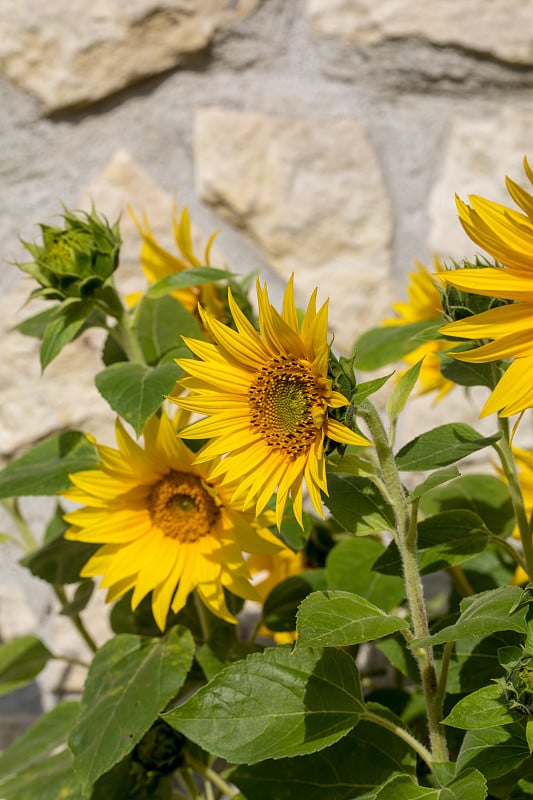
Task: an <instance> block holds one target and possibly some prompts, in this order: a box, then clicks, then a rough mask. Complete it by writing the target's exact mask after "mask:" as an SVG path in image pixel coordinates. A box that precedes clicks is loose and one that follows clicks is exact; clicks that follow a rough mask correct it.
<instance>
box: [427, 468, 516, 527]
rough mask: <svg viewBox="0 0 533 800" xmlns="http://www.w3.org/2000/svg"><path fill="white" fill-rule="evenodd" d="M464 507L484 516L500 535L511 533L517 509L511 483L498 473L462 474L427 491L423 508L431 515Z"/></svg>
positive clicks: (485, 520) (481, 516)
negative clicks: (511, 491)
mask: <svg viewBox="0 0 533 800" xmlns="http://www.w3.org/2000/svg"><path fill="white" fill-rule="evenodd" d="M458 508H464V509H467V510H469V511H472V512H474V514H477V515H478V517H480V518H481V519H482V520H483V522H484V523H485V526H486V527H487V529H488V530H490V531H491V532H492V533H494V534H496V535H497V536H510V535H511V533H512V531H513V528H514V513H513V505H512V503H511V497H510V495H509V489H508V487H507V484H506V483H504V482H503V481H502V480H500V478H497V477H496V476H495V475H475V474H472V475H461V476H460V477H458V478H457V479H456V480H454V481H452V483H450V484H448V485H447V486H440V487H439V488H435V489H432V490H431V491H429V492H427V493H426V494H425V495H424V497H423V498H422V500H421V502H420V510H421V511H422V512H423V514H424V515H425V516H427V517H430V516H433V515H434V514H437V513H439V512H440V511H450V510H452V509H458Z"/></svg>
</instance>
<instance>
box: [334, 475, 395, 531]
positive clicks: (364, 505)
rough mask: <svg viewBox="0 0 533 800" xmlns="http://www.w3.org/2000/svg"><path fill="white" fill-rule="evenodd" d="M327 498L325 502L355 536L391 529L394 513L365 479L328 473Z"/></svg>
mask: <svg viewBox="0 0 533 800" xmlns="http://www.w3.org/2000/svg"><path fill="white" fill-rule="evenodd" d="M328 490H329V497H324V503H325V504H326V506H327V507H328V508H329V510H330V511H331V514H332V515H333V517H334V519H335V520H336V521H337V522H338V523H339V525H341V527H342V528H344V530H345V531H349V532H350V533H355V534H358V535H365V534H369V533H375V532H376V531H383V530H390V529H391V528H394V512H393V509H392V507H391V506H390V505H389V504H388V503H387V502H386V501H385V500H384V498H383V496H382V494H381V492H380V491H379V489H378V488H377V487H376V485H375V484H374V483H372V481H371V480H369V479H368V478H363V477H359V476H357V475H349V476H343V477H341V476H340V475H330V476H328Z"/></svg>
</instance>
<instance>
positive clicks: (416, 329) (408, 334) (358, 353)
mask: <svg viewBox="0 0 533 800" xmlns="http://www.w3.org/2000/svg"><path fill="white" fill-rule="evenodd" d="M436 322H437V320H422V321H421V322H413V323H411V324H408V325H390V326H383V327H379V328H371V329H370V330H368V331H365V332H364V333H363V334H362V336H360V337H359V339H358V340H357V341H356V343H355V347H354V350H355V366H356V368H357V369H360V370H362V371H363V372H364V371H366V370H374V369H379V368H380V367H384V366H385V365H386V364H391V363H392V362H393V361H399V360H400V359H401V358H403V356H405V355H406V354H407V353H410V352H412V351H413V350H414V349H415V348H416V347H418V346H419V345H420V344H422V341H423V340H422V339H421V340H420V341H417V336H419V335H421V334H423V333H424V331H428V330H432V329H434V328H435V325H436ZM439 323H440V324H442V320H439Z"/></svg>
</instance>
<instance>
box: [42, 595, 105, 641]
mask: <svg viewBox="0 0 533 800" xmlns="http://www.w3.org/2000/svg"><path fill="white" fill-rule="evenodd" d="M52 589H53V590H54V594H55V596H56V597H57V599H58V600H59V602H60V603H61V605H62V606H64V605H65V604H66V603H67V602H68V598H67V595H66V592H65V589H64V587H63V586H61V585H60V584H57V583H55V584H53V585H52ZM69 619H71V620H72V624H73V625H74V627H75V628H76V630H77V631H78V633H79V634H80V636H81V638H82V639H83V641H84V642H85V644H86V645H87V647H88V648H89V650H90V651H91V652H92V653H96V652H97V650H98V645H97V644H96V642H95V641H94V639H93V637H92V636H91V634H90V633H89V631H88V630H87V628H86V627H85V625H84V623H83V620H82V618H81V617H80V615H79V614H73V615H72V616H71V617H69Z"/></svg>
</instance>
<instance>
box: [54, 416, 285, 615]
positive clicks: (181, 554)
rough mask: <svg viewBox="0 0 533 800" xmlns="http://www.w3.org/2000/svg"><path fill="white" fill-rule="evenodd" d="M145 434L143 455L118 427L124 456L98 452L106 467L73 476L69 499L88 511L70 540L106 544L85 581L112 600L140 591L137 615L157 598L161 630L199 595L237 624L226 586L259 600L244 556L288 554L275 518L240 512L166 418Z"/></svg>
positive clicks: (71, 518) (76, 520) (77, 514)
mask: <svg viewBox="0 0 533 800" xmlns="http://www.w3.org/2000/svg"><path fill="white" fill-rule="evenodd" d="M143 436H144V448H143V447H141V446H140V445H139V444H137V443H136V442H135V441H134V440H133V439H132V438H131V437H130V436H129V435H128V434H127V432H126V430H125V429H124V427H123V425H122V424H121V422H120V420H117V423H116V438H117V444H118V449H114V448H111V447H108V446H105V445H97V450H98V454H99V457H100V467H99V468H98V469H95V470H87V471H83V472H77V473H74V474H73V475H71V476H70V478H71V481H72V483H73V484H74V487H73V488H72V489H69V490H68V491H66V492H65V493H64V496H65V497H67V498H68V499H69V500H74V501H76V502H78V503H82V504H83V505H84V507H83V508H78V509H76V510H74V511H72V512H70V513H68V514H66V515H65V520H66V521H67V522H68V523H69V524H70V526H71V527H70V528H69V529H68V531H67V533H66V538H67V539H72V540H74V541H79V542H92V543H95V544H101V545H103V546H102V547H100V548H99V549H98V550H97V552H96V553H95V554H94V555H93V556H92V558H90V559H89V561H88V562H87V564H86V565H85V566H84V567H83V570H82V571H81V576H82V577H96V576H98V575H103V580H102V583H101V586H102V588H107V590H108V592H107V601H108V602H113V601H114V600H116V599H118V598H119V597H121V596H122V595H123V594H125V593H126V592H128V591H129V590H130V589H133V596H132V608H133V609H135V608H136V607H137V606H138V605H139V603H140V602H141V600H142V599H143V598H144V597H146V595H147V594H148V593H149V592H152V610H153V614H154V618H155V620H156V622H157V625H158V626H159V628H160V629H161V630H164V628H165V621H166V618H167V614H168V611H169V608H172V610H173V611H174V612H176V613H177V612H178V611H179V610H180V609H181V608H183V606H184V604H185V602H186V600H187V597H188V595H189V594H190V592H191V591H192V590H193V589H196V590H197V592H198V595H199V596H200V598H201V600H202V602H203V603H204V604H205V605H206V606H207V607H208V608H209V609H210V610H211V611H212V612H213V613H214V614H216V615H217V616H219V617H222V619H225V620H227V621H229V622H235V619H234V617H233V616H232V615H231V613H230V612H229V610H228V608H227V606H226V602H225V600H224V591H223V589H224V587H227V588H228V589H229V590H230V591H231V592H233V593H234V594H236V595H238V596H239V597H243V598H247V599H254V600H258V599H259V596H258V594H257V592H256V591H255V590H254V589H253V587H252V586H251V584H250V573H249V570H248V567H247V566H246V562H245V559H244V557H243V552H242V551H243V550H244V551H246V552H248V553H272V552H275V551H277V550H278V549H281V547H282V545H281V543H280V541H279V540H278V539H277V538H276V537H275V536H274V535H273V534H272V533H271V532H270V531H269V530H268V529H267V528H266V527H265V524H266V523H267V522H269V521H271V520H270V517H272V516H273V515H272V514H271V513H270V514H269V515H268V517H267V515H266V514H265V515H264V516H263V517H262V518H261V519H258V520H254V517H253V515H251V514H249V513H248V514H247V513H244V512H242V511H240V510H237V509H235V508H234V507H233V505H232V504H231V500H230V496H231V493H232V488H231V486H227V487H222V486H221V485H220V481H219V480H217V479H216V478H213V477H212V474H211V467H210V466H209V465H205V464H202V463H200V464H197V465H195V464H194V463H193V462H194V457H195V454H194V453H192V452H191V451H190V450H189V449H188V448H187V446H186V445H185V444H184V442H182V441H181V440H180V439H179V438H178V437H177V436H176V424H175V423H174V422H173V421H171V420H170V418H169V417H168V416H166V415H165V414H163V415H162V416H161V417H160V418H159V419H158V418H157V417H152V418H151V419H150V420H149V421H148V423H147V425H146V427H145V429H144V432H143Z"/></svg>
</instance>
